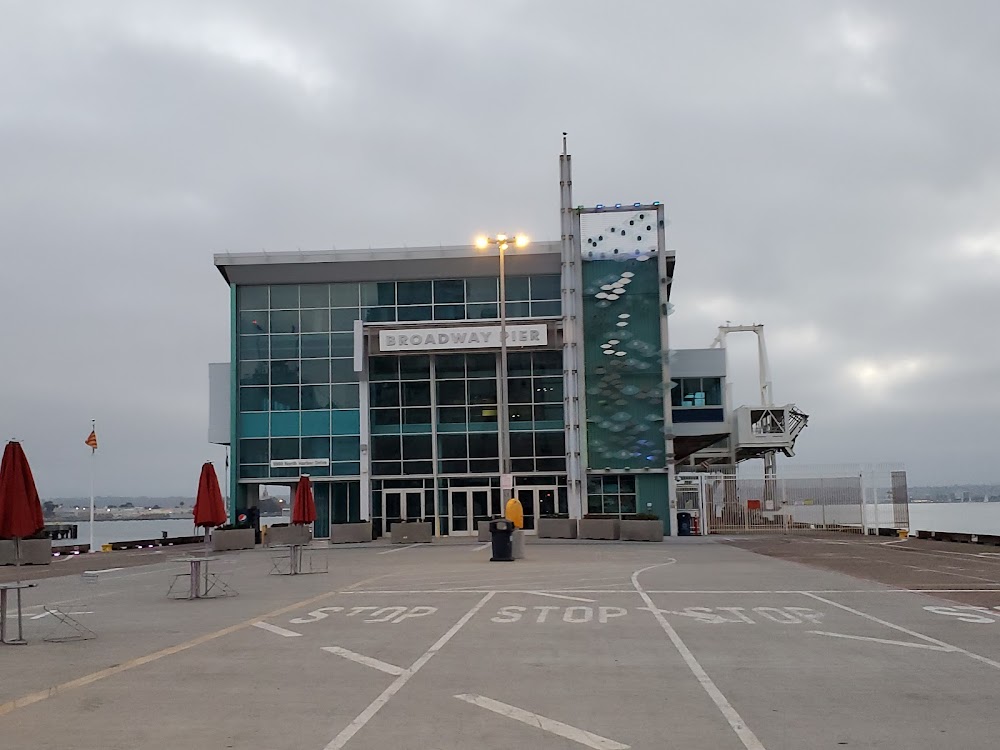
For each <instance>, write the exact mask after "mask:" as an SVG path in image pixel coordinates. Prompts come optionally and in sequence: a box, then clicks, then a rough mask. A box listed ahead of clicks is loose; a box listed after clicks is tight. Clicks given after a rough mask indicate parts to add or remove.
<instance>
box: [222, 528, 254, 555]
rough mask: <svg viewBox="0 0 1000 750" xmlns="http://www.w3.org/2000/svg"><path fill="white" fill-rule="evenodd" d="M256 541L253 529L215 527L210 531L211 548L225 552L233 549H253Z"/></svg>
mask: <svg viewBox="0 0 1000 750" xmlns="http://www.w3.org/2000/svg"><path fill="white" fill-rule="evenodd" d="M255 542H256V537H255V535H254V530H253V529H215V530H214V531H212V550H213V551H215V552H227V551H229V550H234V549H253V548H254V544H255Z"/></svg>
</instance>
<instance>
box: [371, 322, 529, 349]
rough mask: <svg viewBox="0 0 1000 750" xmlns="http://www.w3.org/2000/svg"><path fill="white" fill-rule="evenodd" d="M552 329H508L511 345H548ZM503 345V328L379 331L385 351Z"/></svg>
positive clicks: (516, 327)
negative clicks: (501, 340)
mask: <svg viewBox="0 0 1000 750" xmlns="http://www.w3.org/2000/svg"><path fill="white" fill-rule="evenodd" d="M547 343H548V328H547V327H546V326H545V325H544V324H540V325H511V326H507V346H510V347H525V346H545V345H546V344H547ZM499 346H500V326H463V327H461V328H457V327H456V328H401V329H397V330H394V331H379V332H378V348H379V349H380V350H381V351H383V352H422V351H429V350H434V349H494V348H497V347H499Z"/></svg>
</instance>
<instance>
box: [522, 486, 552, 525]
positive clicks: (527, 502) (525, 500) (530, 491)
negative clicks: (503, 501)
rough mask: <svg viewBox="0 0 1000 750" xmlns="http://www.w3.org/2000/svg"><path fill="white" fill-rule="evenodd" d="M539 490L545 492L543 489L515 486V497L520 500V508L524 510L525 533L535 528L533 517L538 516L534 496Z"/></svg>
mask: <svg viewBox="0 0 1000 750" xmlns="http://www.w3.org/2000/svg"><path fill="white" fill-rule="evenodd" d="M539 492H545V490H538V489H535V488H534V487H518V488H517V499H518V500H520V501H521V508H522V509H523V510H524V531H525V533H529V532H534V530H535V519H536V518H537V517H538V503H537V502H536V496H537V494H538V493H539Z"/></svg>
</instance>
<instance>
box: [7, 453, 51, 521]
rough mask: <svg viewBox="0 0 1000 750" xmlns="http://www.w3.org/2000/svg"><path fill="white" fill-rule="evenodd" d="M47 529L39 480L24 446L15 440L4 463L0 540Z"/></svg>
mask: <svg viewBox="0 0 1000 750" xmlns="http://www.w3.org/2000/svg"><path fill="white" fill-rule="evenodd" d="M44 526H45V519H44V518H43V517H42V503H41V501H40V500H39V499H38V490H37V489H35V479H34V477H32V476H31V467H30V466H28V459H27V458H26V457H25V455H24V449H23V448H22V447H21V444H20V443H18V442H15V441H13V440H11V441H10V442H9V443H7V447H6V448H5V449H4V452H3V463H2V464H0V537H6V538H11V537H14V538H20V537H26V536H32V535H33V534H35V533H36V532H37V531H40V530H41V529H42V527H44Z"/></svg>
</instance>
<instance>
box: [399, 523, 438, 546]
mask: <svg viewBox="0 0 1000 750" xmlns="http://www.w3.org/2000/svg"><path fill="white" fill-rule="evenodd" d="M389 531H390V533H391V535H392V543H393V544H416V543H428V544H429V543H430V541H431V538H432V537H433V535H434V524H432V523H430V522H429V521H400V522H399V523H394V524H393V525H392V528H391V529H390V530H389Z"/></svg>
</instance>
